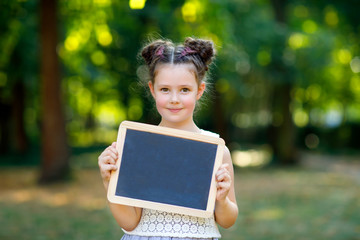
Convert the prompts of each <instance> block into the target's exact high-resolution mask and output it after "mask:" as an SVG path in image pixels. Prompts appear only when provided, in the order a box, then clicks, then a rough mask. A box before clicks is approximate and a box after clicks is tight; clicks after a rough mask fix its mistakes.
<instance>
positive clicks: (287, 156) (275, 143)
mask: <svg viewBox="0 0 360 240" xmlns="http://www.w3.org/2000/svg"><path fill="white" fill-rule="evenodd" d="M271 4H272V7H273V9H274V15H275V19H276V21H277V22H278V23H279V24H281V25H286V24H287V23H286V6H287V0H271ZM279 41H282V42H280V43H279V46H280V47H279V49H278V51H279V53H278V55H280V56H281V55H282V52H283V51H284V48H285V46H286V44H285V43H286V38H285V37H283V38H281V39H280V40H279ZM273 67H274V69H275V70H276V71H278V73H279V74H280V75H279V77H280V78H281V79H277V80H278V82H277V83H275V84H274V93H273V109H272V112H273V113H280V114H281V122H279V124H278V125H276V126H274V127H271V131H270V138H271V141H270V142H271V145H272V148H273V151H274V161H275V163H276V164H280V165H294V164H296V163H297V162H298V158H297V152H296V146H295V140H296V138H295V134H296V129H295V125H294V123H293V121H292V115H291V111H290V103H291V95H290V92H291V89H292V83H293V79H291V78H292V76H293V75H292V74H291V73H290V70H289V69H288V67H286V66H285V65H284V63H283V61H282V60H277V61H276V62H275V63H273Z"/></svg>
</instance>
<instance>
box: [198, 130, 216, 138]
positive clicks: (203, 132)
mask: <svg viewBox="0 0 360 240" xmlns="http://www.w3.org/2000/svg"><path fill="white" fill-rule="evenodd" d="M201 134H204V135H206V136H211V137H217V138H218V137H220V135H219V134H217V133H214V132H210V131H207V130H203V129H201Z"/></svg>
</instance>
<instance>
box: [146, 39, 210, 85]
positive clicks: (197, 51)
mask: <svg viewBox="0 0 360 240" xmlns="http://www.w3.org/2000/svg"><path fill="white" fill-rule="evenodd" d="M141 56H142V57H143V59H144V60H145V63H146V66H147V72H148V73H147V75H148V79H147V80H148V81H151V82H152V83H154V79H155V75H156V67H157V66H158V65H159V64H193V65H194V67H195V69H194V70H195V71H194V73H195V76H196V80H197V83H198V85H200V83H201V82H203V81H205V76H206V72H207V70H208V66H209V65H210V64H211V62H212V60H213V58H214V56H215V48H214V44H213V42H212V41H209V40H203V39H194V38H190V37H188V38H186V39H185V42H184V44H179V45H175V44H174V43H172V42H171V41H169V40H155V41H153V42H151V43H149V44H148V45H146V46H145V47H144V48H143V49H142V51H141Z"/></svg>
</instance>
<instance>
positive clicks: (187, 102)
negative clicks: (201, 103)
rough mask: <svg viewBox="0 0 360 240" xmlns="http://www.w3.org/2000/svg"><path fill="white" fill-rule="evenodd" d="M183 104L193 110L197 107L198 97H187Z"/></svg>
mask: <svg viewBox="0 0 360 240" xmlns="http://www.w3.org/2000/svg"><path fill="white" fill-rule="evenodd" d="M182 103H183V104H184V105H186V106H187V107H189V108H193V107H195V105H196V96H187V97H185V98H183V99H182Z"/></svg>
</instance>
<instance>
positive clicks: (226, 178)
mask: <svg viewBox="0 0 360 240" xmlns="http://www.w3.org/2000/svg"><path fill="white" fill-rule="evenodd" d="M216 180H217V181H218V182H224V181H229V180H230V175H229V174H227V173H224V174H221V175H220V176H218V177H217V178H216Z"/></svg>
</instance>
